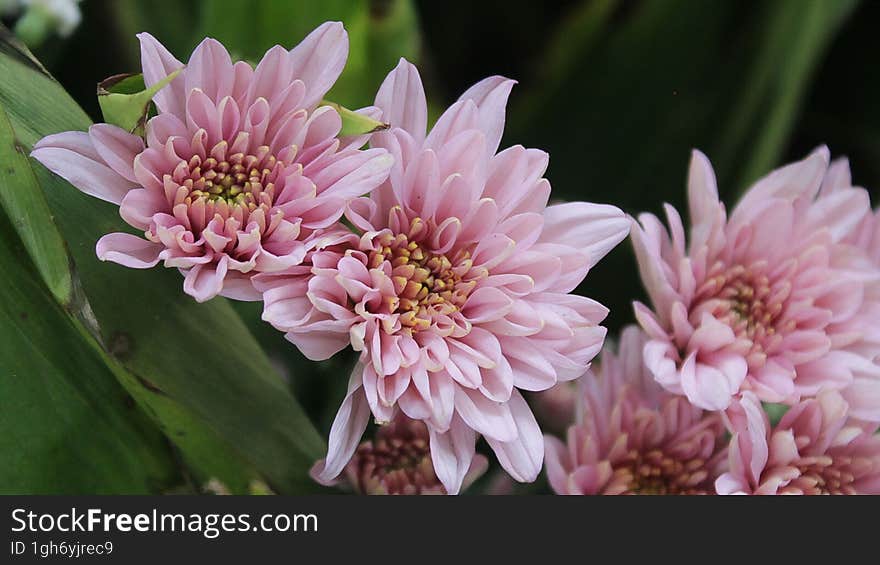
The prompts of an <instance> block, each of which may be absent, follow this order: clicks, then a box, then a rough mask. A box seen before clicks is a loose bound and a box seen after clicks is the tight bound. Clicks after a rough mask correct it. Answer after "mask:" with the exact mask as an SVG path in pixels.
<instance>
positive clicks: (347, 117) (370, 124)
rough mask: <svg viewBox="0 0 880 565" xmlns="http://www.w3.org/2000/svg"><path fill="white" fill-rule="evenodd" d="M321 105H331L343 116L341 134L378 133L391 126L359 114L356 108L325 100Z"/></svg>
mask: <svg viewBox="0 0 880 565" xmlns="http://www.w3.org/2000/svg"><path fill="white" fill-rule="evenodd" d="M321 105H322V106H330V107H331V108H333V109H334V110H336V112H337V113H338V114H339V117H340V118H342V129H341V130H339V135H340V136H343V137H345V136H349V135H364V134H368V133H376V132H377V131H382V130H383V129H388V128H389V127H390V126H389V124H386V123H384V122H380V121H379V120H374V119H373V118H371V117H369V116H365V115H363V114H358V113H357V112H355V111H354V110H349V109H348V108H345V107H343V106H340V105H339V104H337V103H335V102H329V101H327V100H324V101H323V102H321Z"/></svg>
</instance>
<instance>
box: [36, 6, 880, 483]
mask: <svg viewBox="0 0 880 565" xmlns="http://www.w3.org/2000/svg"><path fill="white" fill-rule="evenodd" d="M139 38H140V43H141V56H142V64H143V76H144V81H145V84H146V85H147V86H151V85H155V84H157V83H159V82H160V81H162V80H165V79H167V78H168V77H169V75H171V74H172V73H175V72H176V71H180V72H179V74H177V75H175V76H174V77H173V78H172V80H170V82H169V83H168V84H167V85H166V86H164V87H163V88H161V90H159V91H158V93H157V94H156V95H155V97H154V100H153V102H154V103H155V109H156V113H155V115H154V116H153V117H151V118H150V119H149V120H148V121H147V122H146V124H145V127H144V134H143V136H140V135H137V134H135V133H131V132H128V131H125V130H123V129H121V128H119V127H116V126H114V125H110V124H97V125H94V126H92V127H91V128H90V129H89V131H88V132H63V133H59V134H55V135H50V136H48V137H46V138H44V139H42V140H40V141H39V142H38V143H37V144H36V145H35V146H34V150H33V153H32V155H33V156H34V158H36V159H37V160H39V161H40V162H42V163H43V164H44V165H45V166H46V167H48V168H49V169H50V170H52V171H53V172H55V173H56V174H58V175H60V176H61V177H63V178H65V179H66V180H68V181H69V182H70V183H71V184H73V185H74V186H76V187H77V188H79V189H80V190H81V191H83V192H84V193H86V194H89V195H91V196H95V197H97V198H100V199H103V200H106V201H108V202H111V203H113V204H116V205H117V206H118V211H119V215H120V216H121V217H122V219H123V220H124V221H125V222H126V223H127V224H128V225H129V226H130V228H131V230H129V231H126V232H120V233H111V234H107V235H105V236H103V237H102V238H101V239H100V240H99V241H98V242H97V246H96V252H97V255H98V257H99V258H100V259H102V260H109V261H113V262H116V263H120V264H122V265H124V266H127V267H134V268H148V267H153V266H155V265H157V264H158V263H160V262H161V263H163V264H164V266H166V267H173V268H176V269H178V270H180V272H181V273H182V274H183V276H184V282H183V289H184V291H185V292H186V293H187V294H189V295H191V296H192V297H193V298H195V299H196V300H197V301H199V302H202V301H206V300H209V299H212V298H214V297H216V296H217V295H222V296H225V297H229V298H233V299H238V300H260V301H262V302H263V303H264V310H263V319H264V320H265V321H266V322H268V323H270V324H271V325H272V326H274V327H275V328H277V329H278V330H280V331H282V332H284V333H285V335H286V337H287V338H288V340H289V341H290V342H292V343H293V344H294V345H295V346H296V347H297V348H298V349H299V350H300V351H301V352H302V353H303V354H304V355H305V356H306V357H308V358H309V359H311V360H315V361H319V360H325V359H328V358H329V357H331V356H333V355H335V354H336V353H338V352H340V351H342V350H344V349H346V348H351V349H352V350H354V351H355V352H357V353H358V361H357V364H356V366H355V368H354V370H353V372H352V373H351V375H350V377H349V380H348V389H347V393H346V395H345V398H344V399H343V402H342V405H341V407H340V408H339V411H338V413H337V415H336V419H335V420H334V422H333V425H332V428H331V430H330V434H329V442H328V443H329V448H328V453H327V456H326V458H325V459H322V460H321V461H319V462H317V463H316V465H315V467H314V468H313V469H312V475H313V477H314V478H315V479H316V480H317V481H318V482H321V483H322V484H326V485H330V484H337V483H338V482H340V481H341V482H343V483H347V485H348V486H349V487H351V488H352V489H353V490H355V491H357V492H362V493H373V494H379V493H381V494H443V493H447V494H456V493H458V492H459V491H460V490H461V489H462V488H464V487H466V486H467V485H468V484H470V483H471V482H472V481H473V480H474V479H476V478H477V477H478V476H479V475H481V474H482V473H483V472H485V471H486V468H487V466H488V460H487V459H486V458H485V457H484V456H483V455H478V454H477V453H476V443H477V441H478V439H479V438H480V437H482V438H484V439H485V440H486V443H487V444H488V447H489V448H490V449H491V450H492V451H493V452H494V453H495V456H496V458H497V460H498V462H499V463H500V465H501V467H503V468H504V469H505V470H506V472H507V473H508V474H509V475H510V476H511V477H512V478H513V479H516V480H517V481H521V482H530V481H533V480H535V478H536V477H537V476H538V474H539V473H540V470H541V468H542V467H543V465H544V462H545V457H546V468H547V475H548V478H549V481H550V484H551V486H552V488H553V489H554V490H555V491H556V492H558V493H563V494H640V493H682V494H696V493H718V494H732V493H749V494H777V493H786V494H787V493H797V494H816V493H844V494H856V493H878V492H880V436H877V435H876V432H877V429H878V426H880V323H878V320H880V213H878V212H875V211H873V210H872V209H871V207H870V201H869V198H868V193H867V192H866V191H865V190H864V189H861V188H858V187H854V186H853V185H852V180H851V176H850V171H849V165H848V163H847V162H846V161H845V160H841V161H837V162H834V163H830V162H829V152H828V150H827V149H826V148H824V147H822V148H819V149H817V150H816V151H814V152H813V153H812V154H810V155H809V156H808V157H807V158H806V159H804V160H803V161H800V162H797V163H793V164H790V165H787V166H785V167H783V168H781V169H778V170H776V171H774V172H772V173H771V174H769V175H768V176H766V177H764V178H763V179H761V180H759V181H758V182H756V183H755V184H754V185H753V186H752V187H751V188H749V189H748V190H747V191H746V193H745V195H744V196H743V197H742V198H741V200H740V202H739V203H738V204H737V205H736V206H735V207H734V208H733V209H732V211H731V212H730V213H729V214H728V211H727V209H726V207H725V206H724V204H723V203H722V202H721V201H720V199H719V196H718V189H717V187H716V183H715V176H714V172H713V170H712V167H711V165H710V164H709V161H708V159H707V158H706V157H705V156H704V155H703V154H701V153H699V152H694V154H693V157H692V160H691V165H690V175H689V179H688V190H687V192H688V203H689V216H690V229H689V230H688V231H687V232H686V230H685V227H684V222H683V221H682V219H681V217H680V216H679V214H678V212H677V211H676V210H675V209H674V208H673V207H671V206H668V205H667V206H666V207H665V212H666V224H667V225H666V226H664V225H663V223H662V222H661V221H660V220H659V219H658V218H657V217H655V216H654V215H652V214H643V215H641V216H640V217H639V222H635V221H634V220H632V219H631V218H629V217H627V216H626V215H625V214H624V213H623V212H621V211H620V210H619V209H617V208H615V207H613V206H609V205H601V204H590V203H584V202H569V203H556V204H549V200H550V183H549V181H548V180H547V179H546V178H545V177H544V174H545V172H546V170H547V166H548V160H549V157H548V155H547V154H546V153H544V152H543V151H540V150H538V149H528V148H525V147H522V146H519V145H514V146H512V147H507V148H505V149H500V147H501V140H502V136H503V132H504V125H505V116H506V107H507V100H508V96H509V95H510V93H511V90H512V88H513V86H514V81H512V80H508V79H505V78H503V77H498V76H495V77H490V78H487V79H485V80H483V81H481V82H478V83H477V84H475V85H474V86H472V87H471V88H470V89H468V90H467V91H466V92H465V93H464V94H462V95H461V97H460V98H459V99H458V101H457V102H455V103H454V104H453V105H452V106H450V107H449V108H448V109H447V110H446V111H445V112H443V113H442V115H441V116H440V117H439V118H438V119H437V121H436V123H434V124H433V126H432V127H429V123H428V105H427V101H426V98H425V92H424V88H423V85H422V81H421V78H420V76H419V73H418V71H417V70H416V68H415V67H414V66H413V65H412V64H410V63H408V62H407V61H405V60H402V59H401V61H400V64H399V65H398V66H397V67H396V68H395V69H394V70H392V71H391V73H390V74H389V75H388V76H387V78H386V79H385V81H384V82H383V83H382V85H381V87H380V89H379V91H378V93H377V94H376V96H375V106H373V107H370V108H365V109H363V110H361V111H360V112H361V113H362V114H364V115H367V116H370V117H373V118H375V119H377V120H381V122H384V123H385V124H386V125H387V128H386V129H385V130H384V131H377V132H374V133H372V134H365V135H363V136H356V137H343V136H341V135H340V134H341V132H342V130H343V114H341V113H340V112H338V111H337V110H335V109H334V106H331V105H327V104H326V103H323V102H322V100H323V97H324V95H325V94H326V93H327V92H328V91H329V90H330V88H331V87H332V86H333V84H334V82H335V81H336V79H337V78H338V77H339V76H340V73H341V72H342V70H343V67H344V66H345V62H346V58H347V54H348V38H347V35H346V32H345V30H344V29H343V27H342V25H341V24H339V23H326V24H324V25H322V26H320V27H319V28H317V29H316V30H315V31H314V32H312V33H311V34H309V36H308V37H306V38H305V40H303V42H302V43H300V44H299V45H298V46H296V47H295V48H293V49H292V50H287V49H284V48H282V47H280V46H276V47H274V48H272V49H270V50H269V51H268V52H267V53H266V54H265V56H264V57H263V59H262V60H261V61H260V62H259V63H258V64H257V65H256V67H252V66H251V65H250V64H249V63H247V62H242V61H238V62H233V61H232V60H231V58H230V55H229V53H228V52H227V51H226V49H225V48H224V47H223V46H222V45H220V44H219V43H218V42H216V41H214V40H212V39H205V40H204V41H203V42H202V43H201V44H200V45H199V46H198V47H197V48H196V49H195V51H194V52H193V54H192V55H191V57H190V59H189V62H188V63H187V64H186V65H184V64H183V63H181V62H180V61H178V60H177V59H175V58H174V56H172V55H171V54H170V53H169V52H168V51H167V50H166V49H165V48H164V47H163V46H162V45H161V44H160V43H159V42H158V41H157V40H156V39H155V38H153V37H152V36H150V35H149V34H141V35H140V36H139ZM345 115H347V114H345ZM132 231H134V232H136V233H131V232H132ZM630 232H631V235H632V242H633V246H634V249H635V253H636V257H637V260H638V267H639V273H640V275H641V278H642V281H643V283H644V286H645V289H646V290H647V294H648V297H649V299H650V305H646V304H642V303H640V302H636V303H635V317H636V319H637V321H638V324H639V326H640V327H638V326H629V327H627V328H626V329H625V330H623V332H622V333H621V334H620V339H619V345H618V346H617V348H616V350H614V349H612V348H606V349H605V352H604V354H603V356H602V359H601V363H600V366H599V367H598V369H592V370H591V369H590V364H591V362H592V360H593V358H594V357H595V356H596V355H597V353H599V351H600V350H601V349H602V347H603V343H604V340H605V333H606V330H605V328H603V327H602V326H601V323H602V321H603V320H604V318H605V316H606V315H607V313H608V311H607V309H606V308H605V307H603V306H602V305H601V304H599V303H597V302H596V301H594V300H591V299H589V298H586V297H583V296H579V295H576V294H574V293H573V292H574V290H575V288H576V287H577V286H578V285H579V284H580V283H581V282H582V281H583V280H584V278H585V277H586V275H587V273H588V272H589V271H590V269H592V268H593V266H594V265H596V263H597V262H598V261H599V260H600V259H601V258H602V257H603V256H605V254H607V253H608V252H609V251H610V250H611V249H612V248H614V247H615V246H616V245H617V244H618V243H620V242H621V241H622V240H623V239H624V238H625V237H626V236H627V234H628V233H630ZM579 377H581V378H580V380H579V381H578V383H577V388H576V389H575V387H573V386H571V385H569V384H564V385H563V386H562V387H559V388H555V389H554V387H555V386H556V385H557V384H558V383H564V382H565V381H572V380H575V379H578V378H579ZM573 390H577V391H578V397H577V399H576V402H574V404H576V410H575V411H576V413H577V416H576V417H575V418H574V419H575V422H574V423H573V424H572V425H571V426H570V427H569V428H568V430H567V442H565V443H564V442H562V441H561V440H559V439H557V438H555V437H552V436H546V437H545V436H543V434H542V432H541V429H540V427H539V425H538V420H537V419H536V417H535V415H534V414H533V412H532V410H531V408H530V407H529V404H528V403H527V402H526V399H525V397H524V395H523V392H530V393H536V392H542V391H550V392H546V393H544V396H543V397H541V399H540V400H539V406H543V407H544V408H545V411H544V414H545V418H546V419H547V421H548V423H549V424H550V426H549V427H551V428H552V427H555V426H560V423H562V424H563V425H564V424H565V423H568V422H569V421H570V420H571V419H572V417H571V416H570V413H571V410H572V407H571V406H566V404H571V402H570V400H571V395H572V391H573ZM762 403H777V404H782V405H785V406H786V407H787V411H786V413H785V414H784V415H783V416H782V418H781V420H780V421H779V422H778V423H775V425H774V424H771V422H770V419H769V417H768V415H767V413H766V411H765V409H764V406H763V404H762ZM539 414H541V412H540V411H539ZM371 418H372V419H373V420H374V421H375V422H376V423H377V424H379V429H378V431H376V433H375V436H374V438H373V439H370V440H366V441H362V439H361V437H362V435H363V434H364V432H365V430H366V428H367V427H368V425H369V422H370V420H371ZM560 427H561V426H560ZM340 476H342V477H343V478H342V479H340V478H339V477H340Z"/></svg>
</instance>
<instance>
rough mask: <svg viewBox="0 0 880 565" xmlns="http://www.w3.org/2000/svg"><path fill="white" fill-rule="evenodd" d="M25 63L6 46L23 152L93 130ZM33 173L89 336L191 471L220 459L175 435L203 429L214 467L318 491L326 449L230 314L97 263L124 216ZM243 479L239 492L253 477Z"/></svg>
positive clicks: (6, 83) (6, 96) (7, 97)
mask: <svg viewBox="0 0 880 565" xmlns="http://www.w3.org/2000/svg"><path fill="white" fill-rule="evenodd" d="M15 53H17V54H15ZM30 61H31V58H30V56H29V55H28V54H27V53H25V52H22V51H20V50H18V49H16V48H15V47H14V46H13V45H11V44H10V43H9V42H5V41H2V40H0V76H3V77H4V80H3V81H2V82H0V103H2V104H3V105H4V107H5V108H6V110H7V113H8V115H9V117H10V120H11V122H12V125H13V127H14V128H15V131H16V134H17V136H18V138H19V141H20V143H21V144H22V145H23V146H25V147H29V146H30V145H32V144H33V143H34V142H35V141H36V140H37V139H39V138H40V137H42V136H44V135H46V134H49V133H55V132H58V131H66V130H84V129H86V128H87V127H88V126H89V120H88V119H87V118H86V117H85V115H84V114H83V113H82V111H81V110H80V109H79V108H78V107H77V106H76V104H75V103H74V102H73V101H72V100H71V99H70V97H69V96H68V95H67V94H66V93H65V92H64V91H63V89H62V88H61V87H60V85H58V84H57V83H56V82H55V81H54V80H52V78H51V77H49V76H48V75H46V74H45V73H44V72H43V71H42V70H41V69H40V68H39V67H38V66H36V65H33V64H31V63H30ZM35 172H36V175H37V180H38V182H39V183H40V185H41V186H42V187H43V189H44V191H45V193H46V196H47V200H48V203H49V207H50V209H51V210H52V211H53V212H54V213H55V219H56V223H57V225H58V228H59V230H60V232H61V234H62V235H63V236H64V237H65V239H66V241H67V242H68V247H69V249H70V253H71V255H72V258H73V260H74V262H75V264H76V267H77V273H78V275H79V280H80V281H81V284H82V288H83V290H84V293H85V295H86V297H87V299H88V301H89V303H90V304H91V309H92V310H93V312H94V321H95V323H94V324H92V325H91V326H90V327H89V329H90V330H94V331H95V335H94V338H95V339H96V340H97V342H98V343H99V344H100V346H101V348H102V350H103V351H104V353H105V355H106V356H107V357H108V359H111V360H115V362H116V363H117V364H118V365H119V366H120V367H121V368H123V369H124V372H121V371H119V370H114V373H115V374H117V378H119V382H121V383H122V385H123V386H124V387H125V388H126V389H127V390H129V392H130V393H131V394H132V396H133V397H134V398H135V399H136V400H137V401H138V402H139V403H141V404H142V405H143V406H144V407H145V409H147V411H148V412H149V413H150V414H151V415H153V416H154V417H155V418H156V419H157V421H159V422H160V424H161V425H162V426H163V427H164V428H165V429H166V431H167V433H168V437H169V438H170V439H171V440H172V441H174V442H175V444H176V445H177V446H178V447H179V448H181V449H182V450H185V453H184V459H186V458H187V457H192V458H196V459H199V458H201V457H202V456H204V455H205V454H209V453H210V452H212V451H214V447H211V448H208V447H205V446H204V445H203V444H202V443H201V442H196V443H197V445H196V446H195V447H193V445H189V444H188V443H187V442H185V441H184V440H182V439H181V437H180V436H178V435H177V434H176V432H178V431H183V432H184V433H187V430H188V429H189V428H190V427H191V426H194V425H197V426H200V427H199V429H198V430H197V433H196V434H194V436H195V437H201V438H205V437H208V438H210V439H211V440H212V441H213V445H214V446H215V447H216V446H220V447H219V448H218V449H222V451H219V452H220V453H223V455H222V456H218V457H217V458H215V459H218V460H219V459H222V458H224V457H226V454H230V455H229V457H228V458H229V459H230V460H235V459H237V458H239V459H241V460H242V461H243V462H245V463H246V464H247V465H248V466H249V467H252V468H253V469H254V470H255V471H256V472H257V473H258V474H259V475H260V476H261V477H263V478H265V480H266V482H267V483H268V484H269V485H270V487H271V488H272V489H273V490H275V491H277V492H281V493H291V492H304V491H308V490H311V489H315V488H316V486H315V485H314V483H313V482H312V481H311V480H310V479H309V477H308V469H309V468H310V466H311V465H312V463H313V462H314V460H315V459H317V458H318V457H320V456H321V455H323V451H324V443H323V440H322V438H321V436H320V435H319V434H318V433H317V431H316V430H315V429H314V427H313V426H312V424H311V423H310V422H309V421H308V419H307V418H306V417H305V415H304V414H303V412H302V409H301V408H300V406H299V405H298V403H297V402H296V400H295V399H294V398H293V396H292V395H291V394H290V393H289V391H288V390H287V388H286V386H285V385H284V383H283V382H282V381H281V379H280V378H279V377H278V375H277V374H276V372H275V371H274V369H273V368H272V366H271V364H270V363H269V360H268V359H267V357H266V355H265V353H264V352H263V351H262V350H261V348H260V346H259V344H258V343H257V342H256V340H255V339H254V338H253V336H252V335H251V334H250V333H249V332H248V330H247V328H246V327H245V326H244V324H243V323H242V322H241V320H240V318H239V317H238V316H237V315H236V314H235V312H234V311H233V309H232V308H231V307H230V305H229V304H228V303H227V302H226V301H225V300H223V299H215V300H213V301H211V302H209V303H206V304H197V303H196V302H195V301H193V300H192V299H191V298H190V297H188V296H186V295H185V294H184V293H183V292H182V290H181V286H182V279H181V277H180V275H179V273H177V272H176V271H175V270H171V269H162V268H157V269H153V270H149V271H138V270H131V269H126V268H124V267H121V266H119V265H115V264H112V263H102V262H100V261H98V260H97V259H96V257H95V254H94V245H95V242H96V241H97V239H98V238H99V237H100V236H101V235H103V234H105V233H108V232H113V231H119V230H120V229H127V228H126V226H125V225H124V224H123V223H122V222H121V221H120V219H119V216H118V210H117V208H116V207H115V206H112V205H109V204H107V203H105V202H102V201H99V200H97V199H94V198H90V197H88V196H86V195H84V194H82V193H81V192H79V191H78V190H76V189H74V188H73V187H71V186H70V185H69V184H67V183H66V182H64V181H63V180H62V179H60V178H59V177H55V176H54V175H52V174H51V173H49V172H48V171H47V170H45V169H44V168H42V167H39V168H37V169H35ZM181 422H182V423H181ZM186 437H191V436H186ZM197 448H198V449H197ZM208 474H211V473H208ZM229 474H230V473H226V475H229ZM237 475H238V478H236V477H233V478H234V479H235V480H238V481H239V482H241V483H243V481H244V478H245V476H246V475H247V473H246V472H242V473H237ZM226 480H229V479H228V477H227V478H226Z"/></svg>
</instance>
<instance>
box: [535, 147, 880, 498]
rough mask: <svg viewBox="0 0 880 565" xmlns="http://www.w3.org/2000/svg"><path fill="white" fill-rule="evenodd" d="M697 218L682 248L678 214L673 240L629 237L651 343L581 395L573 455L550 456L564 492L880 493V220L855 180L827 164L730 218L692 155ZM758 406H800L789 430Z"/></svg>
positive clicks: (567, 450)
mask: <svg viewBox="0 0 880 565" xmlns="http://www.w3.org/2000/svg"><path fill="white" fill-rule="evenodd" d="M688 201H689V209H690V220H691V222H690V223H691V226H690V234H689V237H687V238H686V236H685V229H684V227H683V223H682V220H681V218H680V217H679V215H678V213H677V211H676V210H675V209H674V208H672V207H671V206H668V205H667V206H666V217H667V222H668V226H669V227H668V230H667V229H664V227H663V225H662V224H661V222H660V221H659V220H658V219H657V218H656V217H654V216H653V215H651V214H644V215H642V216H640V218H639V219H640V223H639V224H635V223H634V225H633V230H632V232H631V235H632V241H633V246H634V248H635V252H636V257H637V259H638V264H639V271H640V274H641V277H642V281H643V283H644V284H645V288H646V290H647V292H648V296H649V298H650V300H651V304H652V306H653V308H649V307H648V306H646V305H644V304H641V303H639V302H636V303H635V314H636V318H637V320H638V321H639V324H640V325H641V329H637V328H635V327H630V328H628V329H626V330H625V331H624V332H623V334H622V335H621V343H620V347H619V351H618V353H617V354H616V355H615V354H614V353H612V352H609V351H606V352H605V353H604V354H603V358H602V360H601V368H600V370H599V371H598V372H596V375H595V376H594V375H593V373H588V374H587V375H586V376H585V377H584V379H582V380H583V382H582V384H581V386H582V388H583V391H584V393H583V399H582V401H581V403H580V404H579V409H580V413H579V416H578V419H577V422H576V423H575V424H574V425H573V426H572V427H570V428H569V431H568V442H567V444H563V443H562V442H561V441H559V440H558V439H555V438H547V439H546V446H547V474H548V477H549V479H550V483H551V486H552V487H553V489H554V490H555V491H556V492H558V493H561V494H622V493H639V492H663V493H675V492H678V493H696V492H706V493H717V494H825V493H828V494H878V493H880V436H878V435H877V434H876V432H877V430H878V426H880V339H878V337H880V324H878V320H880V310H878V308H880V300H878V299H880V292H878V281H880V220H878V213H877V212H874V211H873V210H871V208H870V203H869V199H868V194H867V192H866V191H865V190H864V189H861V188H857V187H854V186H852V181H851V177H850V171H849V166H848V163H847V162H846V161H845V160H840V161H837V162H834V163H829V155H828V150H827V149H826V148H824V147H822V148H820V149H818V150H816V151H815V152H813V153H812V154H811V155H810V156H808V157H807V158H806V159H804V160H803V161H801V162H798V163H794V164H791V165H787V166H785V167H783V168H781V169H778V170H776V171H774V172H773V173H771V174H770V175H768V176H766V177H764V178H763V179H761V180H759V181H758V182H757V183H756V184H755V185H754V186H752V187H751V188H750V189H749V190H748V191H747V192H746V193H745V195H744V196H743V197H742V199H741V200H740V202H739V204H738V205H737V206H736V207H735V208H734V209H733V211H732V212H731V214H730V215H729V217H728V214H727V212H726V210H725V207H724V205H723V204H722V203H721V202H720V200H719V198H718V192H717V188H716V185H715V177H714V173H713V171H712V168H711V165H710V164H709V162H708V159H706V157H705V156H704V155H702V154H701V153H699V152H694V155H693V158H692V161H691V170H690V176H689V179H688ZM646 383H647V384H646ZM661 387H662V388H661ZM762 403H780V404H782V405H787V406H784V408H785V409H786V411H785V413H784V415H783V416H782V418H781V420H780V421H779V422H778V423H776V424H775V425H773V424H771V422H770V419H769V417H768V414H767V411H766V410H765V407H764V405H763V404H762ZM722 422H723V424H724V425H721V424H722ZM725 427H726V429H727V430H728V432H729V433H730V436H731V439H730V441H729V442H727V441H726V440H725V438H724V436H723V435H722V434H721V433H720V432H721V431H723V429H724V428H725Z"/></svg>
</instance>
